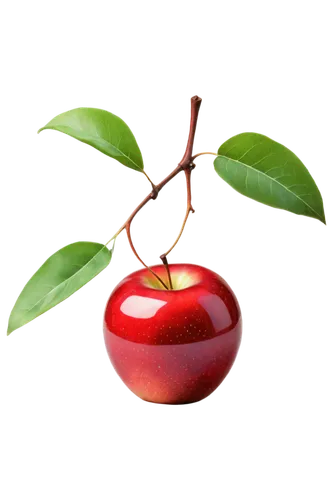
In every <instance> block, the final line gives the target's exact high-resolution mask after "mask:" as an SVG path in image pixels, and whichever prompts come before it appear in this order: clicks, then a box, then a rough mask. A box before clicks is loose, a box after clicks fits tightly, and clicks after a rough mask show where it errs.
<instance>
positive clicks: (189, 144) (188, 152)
mask: <svg viewBox="0 0 333 500" xmlns="http://www.w3.org/2000/svg"><path fill="white" fill-rule="evenodd" d="M202 103H203V98H201V97H199V96H198V94H193V95H192V97H191V98H190V113H189V121H188V125H187V131H186V138H185V144H184V150H183V153H182V155H181V157H180V159H179V160H178V162H176V165H175V166H174V167H173V168H172V169H171V170H170V171H169V172H168V174H167V175H165V176H164V177H163V178H162V179H161V180H160V181H158V182H157V183H156V184H155V188H153V189H152V190H151V191H149V192H148V193H147V194H146V195H145V197H144V198H142V200H141V201H140V202H139V203H138V204H137V205H136V207H135V208H134V209H133V210H132V212H131V213H130V214H129V215H128V217H127V219H126V220H125V222H124V223H123V226H122V228H120V229H119V234H123V233H125V234H126V240H127V243H128V247H129V250H130V251H131V253H132V254H133V256H134V258H135V259H136V260H137V262H138V263H139V264H140V266H142V267H148V264H147V262H146V261H145V259H144V258H143V257H142V256H141V255H140V252H139V250H138V248H137V246H136V245H135V241H134V238H133V234H132V225H133V222H134V220H135V219H136V217H137V216H138V215H139V213H140V212H141V211H142V210H143V209H144V208H145V207H146V206H147V205H148V204H149V203H150V202H151V201H154V200H156V199H157V198H158V197H159V196H160V194H161V193H162V191H163V190H164V189H165V187H166V186H167V185H168V184H169V183H170V182H171V181H172V180H173V179H175V178H176V177H178V175H179V174H180V173H181V171H182V170H184V171H185V170H187V169H188V166H189V165H190V163H191V160H192V156H193V149H194V146H195V142H196V136H197V130H198V125H199V118H200V115H199V112H200V109H201V105H202Z"/></svg>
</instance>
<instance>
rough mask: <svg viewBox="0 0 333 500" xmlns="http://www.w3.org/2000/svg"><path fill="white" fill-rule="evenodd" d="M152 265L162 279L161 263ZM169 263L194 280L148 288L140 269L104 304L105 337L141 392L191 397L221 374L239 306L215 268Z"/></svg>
mask: <svg viewBox="0 0 333 500" xmlns="http://www.w3.org/2000/svg"><path fill="white" fill-rule="evenodd" d="M153 270H154V271H155V272H156V273H157V274H158V275H159V276H161V277H162V276H163V278H164V279H165V280H166V276H165V269H164V267H163V266H155V267H153ZM170 270H171V274H172V276H177V274H178V275H179V273H185V274H186V275H188V276H191V277H194V281H195V283H194V284H192V285H191V286H188V287H187V288H183V289H181V290H164V289H155V288H151V287H150V286H147V282H146V281H147V279H149V277H150V276H151V273H150V272H149V271H148V270H146V269H142V270H140V271H137V272H135V273H133V274H131V275H129V276H128V277H127V278H125V279H124V280H123V281H121V283H119V285H118V286H117V287H116V288H115V290H114V291H113V292H112V294H111V296H110V298H109V301H108V303H107V306H106V310H105V316H104V338H105V344H106V348H107V351H108V354H109V357H110V360H111V362H112V364H113V366H114V368H115V369H116V371H117V373H118V375H119V376H120V378H121V379H122V380H123V382H124V383H125V384H126V385H127V387H128V388H129V389H130V390H131V391H133V392H134V394H136V395H137V396H139V397H140V398H141V399H143V400H145V401H150V402H154V403H166V404H185V403H193V402H195V401H200V400H201V399H203V398H205V397H207V396H208V395H209V394H211V393H212V392H213V391H214V390H215V389H216V388H217V387H218V386H219V385H220V383H221V382H222V381H223V379H224V378H225V377H226V375H227V374H228V372H229V370H230V368H231V366H232V364H233V362H234V360H235V357H236V354H237V351H238V348H239V345H240V340H241V331H242V321H241V313H240V308H239V305H238V302H237V299H236V297H235V295H234V293H233V292H232V290H231V288H230V287H229V286H228V284H227V283H226V282H225V281H224V280H223V279H222V278H221V277H220V276H218V275H217V274H216V273H214V272H212V271H210V270H209V269H206V268H204V267H200V266H195V265H192V264H174V265H170Z"/></svg>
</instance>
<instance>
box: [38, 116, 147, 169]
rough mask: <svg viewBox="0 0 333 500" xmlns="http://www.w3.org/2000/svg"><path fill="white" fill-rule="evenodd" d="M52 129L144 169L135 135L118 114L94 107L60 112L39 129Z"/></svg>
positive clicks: (120, 160)
mask: <svg viewBox="0 0 333 500" xmlns="http://www.w3.org/2000/svg"><path fill="white" fill-rule="evenodd" d="M46 129H52V130H58V131H59V132H63V133H64V134H67V135H70V136H71V137H74V138H75V139H78V140H79V141H81V142H84V143H86V144H89V145H90V146H93V147H94V148H96V149H98V150H99V151H101V152H102V153H104V154H106V155H107V156H111V158H114V159H115V160H118V161H119V162H120V163H122V164H123V165H126V167H129V168H133V169H134V170H139V171H142V170H143V160H142V155H141V151H140V149H139V146H138V145H137V142H136V140H135V138H134V135H133V134H132V132H131V131H130V129H129V128H128V126H127V125H126V123H125V122H123V120H121V118H118V116H116V115H113V114H112V113H109V112H108V111H104V110H102V109H96V108H77V109H72V110H71V111H67V112H66V113H62V114H61V115H58V116H56V117H55V118H53V120H51V121H50V122H49V123H48V124H47V125H45V127H42V128H41V129H39V130H38V133H39V132H41V131H42V130H46Z"/></svg>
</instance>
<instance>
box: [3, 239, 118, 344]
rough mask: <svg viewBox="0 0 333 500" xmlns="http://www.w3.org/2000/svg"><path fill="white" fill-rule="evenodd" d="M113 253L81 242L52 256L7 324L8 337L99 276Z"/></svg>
mask: <svg viewBox="0 0 333 500" xmlns="http://www.w3.org/2000/svg"><path fill="white" fill-rule="evenodd" d="M111 256H112V250H111V251H110V250H109V249H108V248H107V247H106V246H104V245H101V244H100V243H90V242H88V241H80V242H78V243H72V244H71V245H68V246H66V247H64V248H62V249H61V250H59V251H58V252H56V253H54V254H53V255H51V257H50V258H49V259H47V261H46V262H44V264H43V265H42V267H40V268H39V269H38V271H37V272H36V274H34V275H33V277H32V278H31V279H30V280H29V281H28V283H27V284H26V285H25V287H24V288H23V290H22V292H21V294H20V296H19V298H18V299H17V301H16V304H15V305H14V307H13V310H12V312H11V314H10V318H9V322H8V331H7V334H8V335H9V334H10V333H11V332H12V331H13V330H16V329H17V328H20V327H21V326H23V325H25V324H26V323H29V321H32V320H33V319H35V318H37V316H40V315H41V314H43V313H45V312H46V311H48V310H49V309H51V307H54V306H56V305H57V304H59V303H60V302H62V301H63V300H65V299H67V297H69V296H70V295H72V294H73V293H74V292H76V291H77V290H79V288H81V287H82V286H83V285H85V284H86V283H88V281H90V280H91V279H92V278H94V277H95V276H96V275H97V274H98V273H100V272H101V271H102V270H103V269H104V268H105V267H106V266H107V265H108V264H109V262H110V260H111Z"/></svg>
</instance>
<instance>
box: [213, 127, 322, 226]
mask: <svg viewBox="0 0 333 500" xmlns="http://www.w3.org/2000/svg"><path fill="white" fill-rule="evenodd" d="M218 155H219V156H217V157H216V159H215V161H214V166H215V170H216V172H217V173H218V174H219V176H220V177H222V179H224V180H225V181H226V182H228V184H230V185H231V186H232V187H233V188H234V189H236V190H237V191H239V192H240V193H242V194H244V195H245V196H248V197H249V198H252V199H254V200H257V201H260V202H261V203H265V204H266V205H270V206H271V207H275V208H282V209H284V210H288V211H289V212H294V213H295V214H300V215H306V216H308V217H313V218H315V219H319V220H320V221H321V222H323V223H324V224H325V214H324V207H323V200H322V197H321V194H320V192H319V189H318V188H317V186H316V183H315V182H314V180H313V178H312V177H311V175H310V173H309V171H308V170H307V169H306V167H305V166H304V165H303V163H302V162H301V160H300V159H299V158H297V156H296V155H295V154H294V153H292V152H291V151H290V150H289V149H287V148H286V147H284V146H282V144H279V143H278V142H275V141H272V139H269V138H268V137H266V136H264V135H260V134H254V133H244V134H239V135H236V136H234V137H232V138H231V139H229V140H228V141H226V142H225V143H224V144H222V146H221V147H220V149H219V150H218Z"/></svg>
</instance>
